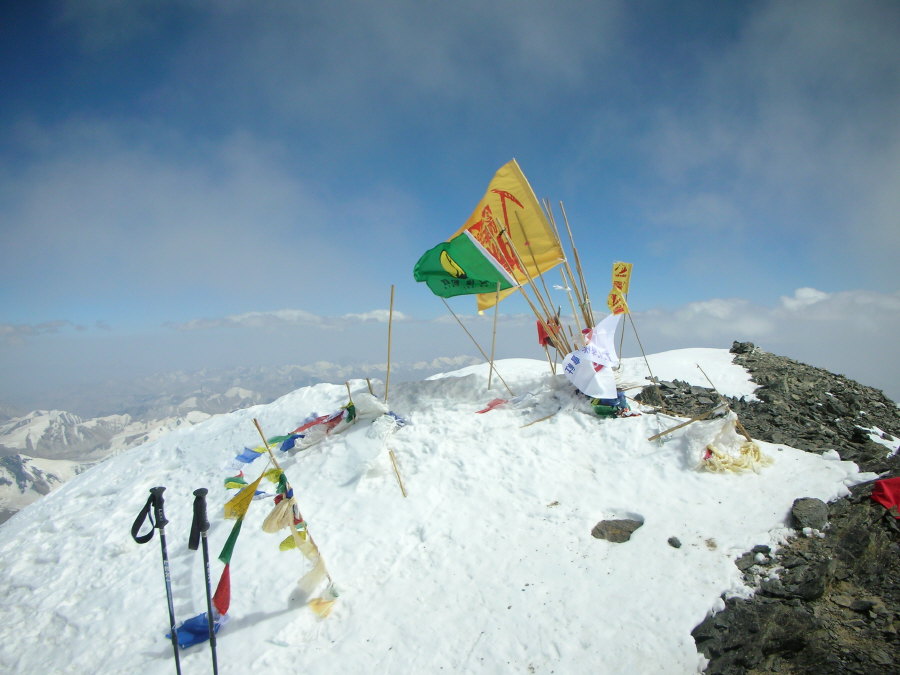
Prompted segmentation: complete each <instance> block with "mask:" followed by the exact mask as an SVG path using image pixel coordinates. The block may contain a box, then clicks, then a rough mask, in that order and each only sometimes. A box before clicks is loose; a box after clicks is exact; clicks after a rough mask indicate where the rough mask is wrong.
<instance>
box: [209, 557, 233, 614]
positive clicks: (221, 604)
mask: <svg viewBox="0 0 900 675" xmlns="http://www.w3.org/2000/svg"><path fill="white" fill-rule="evenodd" d="M230 568H231V565H225V569H224V570H222V576H221V577H220V578H219V585H218V586H216V592H215V594H214V595H213V599H212V601H213V607H215V608H216V611H217V612H218V613H219V615H220V616H222V615H224V614H227V613H228V608H229V607H230V606H231V572H230V571H229V570H230Z"/></svg>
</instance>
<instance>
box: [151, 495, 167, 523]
mask: <svg viewBox="0 0 900 675" xmlns="http://www.w3.org/2000/svg"><path fill="white" fill-rule="evenodd" d="M165 489H166V488H165V487H152V488H150V498H151V499H152V500H153V517H154V519H155V520H156V522H155V523H154V525H153V526H154V527H156V528H159V529H160V530H161V529H163V528H164V527H165V526H166V525H167V524H168V522H169V521H168V520H166V514H165V513H164V512H163V502H164V500H163V492H164V491H165Z"/></svg>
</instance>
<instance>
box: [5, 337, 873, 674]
mask: <svg viewBox="0 0 900 675" xmlns="http://www.w3.org/2000/svg"><path fill="white" fill-rule="evenodd" d="M650 362H651V366H652V368H653V371H654V375H655V376H657V377H658V378H661V379H675V378H678V379H683V380H685V381H688V382H695V383H697V384H704V385H705V384H706V383H705V381H704V380H703V375H702V374H701V373H700V372H699V370H698V369H697V367H696V366H697V365H698V364H699V365H702V367H703V369H704V371H705V372H706V373H707V374H708V375H709V376H710V377H711V378H712V379H713V380H714V381H715V382H716V384H717V385H719V386H720V387H721V388H722V389H728V390H729V393H730V392H741V394H749V393H752V391H753V388H754V386H753V384H752V383H750V382H749V378H748V377H747V376H746V372H745V371H744V370H743V369H742V368H739V367H737V366H734V365H733V364H732V363H731V358H730V356H729V355H728V354H727V352H724V351H723V350H710V351H706V352H702V353H701V352H699V351H697V350H687V351H684V352H668V353H666V354H664V355H655V356H654V357H652V358H651V359H650ZM496 365H497V370H498V372H499V373H500V374H501V375H502V376H503V379H504V380H505V381H506V382H507V384H508V385H509V387H510V388H511V389H512V391H513V394H514V395H508V394H509V392H507V391H506V390H505V389H504V386H503V385H502V384H501V383H500V382H498V381H497V379H496V378H494V379H493V380H492V388H491V389H488V388H487V380H488V369H487V366H484V365H482V366H473V367H469V368H464V369H462V370H458V371H454V372H448V373H444V374H443V375H442V376H440V377H435V378H433V379H429V380H423V381H419V382H407V383H399V384H397V385H395V386H392V387H391V391H390V398H389V403H388V404H387V405H385V404H384V402H383V401H382V400H380V399H377V398H375V397H372V396H370V395H369V394H368V392H367V391H366V385H365V383H364V382H363V383H360V382H355V383H351V395H352V397H353V399H354V402H355V405H356V406H358V407H359V409H360V412H362V411H365V412H366V414H365V415H363V414H360V415H359V416H358V418H357V420H356V421H355V423H354V424H348V425H347V426H346V428H344V429H343V431H342V433H338V434H331V435H324V436H323V437H322V440H321V441H320V442H319V443H317V444H315V445H310V446H307V447H305V449H303V450H300V451H288V452H285V453H281V451H280V450H278V449H277V448H273V452H275V453H276V454H277V456H278V461H279V464H280V465H281V467H282V468H283V470H284V472H285V474H286V476H287V478H288V480H289V481H290V483H291V486H292V488H293V490H294V495H295V497H296V499H297V503H298V506H299V508H300V511H301V512H302V515H303V518H304V522H305V524H306V527H307V528H308V532H309V534H310V535H311V536H312V537H314V539H315V542H316V544H317V546H318V549H319V551H320V552H321V555H322V558H323V560H324V562H325V563H326V565H327V568H328V571H329V573H330V574H331V576H332V577H333V579H334V583H335V585H336V590H337V591H338V595H339V597H338V598H337V600H336V602H335V605H334V608H333V611H332V613H331V615H330V616H329V617H328V618H327V619H324V620H323V619H320V618H319V617H318V616H317V615H316V614H315V612H313V611H311V609H310V608H309V607H307V606H306V604H305V603H304V602H303V601H302V598H299V597H298V596H297V592H296V584H297V581H298V579H299V578H301V577H302V576H303V575H305V574H306V573H307V572H308V571H309V570H310V563H309V561H308V560H307V559H306V558H305V557H304V556H303V555H301V554H300V553H299V552H298V551H297V550H286V551H281V550H279V541H280V540H281V539H282V536H283V535H280V534H279V535H273V534H269V533H267V532H264V531H263V530H262V523H263V521H264V520H265V519H266V517H267V515H268V514H269V513H270V512H271V511H272V509H273V503H272V501H271V500H270V499H261V500H258V501H253V502H251V503H250V506H249V508H248V511H247V513H246V515H245V517H244V521H243V525H242V529H241V531H240V536H239V538H238V539H237V541H236V545H235V548H234V551H233V555H232V557H231V565H230V578H231V589H232V599H231V607H230V610H229V617H230V621H229V623H227V624H226V625H225V626H224V627H223V628H222V630H221V631H220V632H219V634H218V637H217V649H218V659H219V663H220V664H228V667H229V668H233V669H235V670H247V669H253V668H259V667H262V668H265V669H267V670H282V669H289V668H295V667H296V664H297V662H298V658H301V656H302V663H303V668H304V671H305V672H308V673H313V674H316V673H322V674H325V673H328V674H330V673H334V672H378V673H409V672H422V673H425V672H427V673H433V672H441V671H443V672H448V673H450V672H455V673H463V672H510V671H511V670H523V671H525V670H528V669H533V670H534V671H535V672H550V671H551V670H553V671H556V672H559V673H581V672H592V673H593V672H596V673H625V672H654V673H678V674H682V673H688V672H698V671H699V670H700V669H701V667H702V665H703V658H702V657H701V656H700V655H699V654H698V653H697V650H696V648H695V646H694V643H693V640H692V639H691V636H690V632H691V630H692V628H693V627H694V626H696V625H697V624H698V623H699V622H700V621H701V620H702V619H703V618H704V616H705V615H706V614H707V613H708V612H710V611H711V610H712V609H713V608H714V607H716V606H717V604H718V603H720V602H721V596H722V594H723V593H725V594H737V595H741V594H747V593H748V592H749V589H747V588H746V587H745V586H744V583H743V580H742V575H741V572H740V570H739V569H738V568H737V567H736V566H735V564H734V558H735V557H736V556H737V555H739V554H740V553H742V552H743V551H746V550H749V549H750V548H752V547H753V546H754V545H757V544H772V545H773V546H774V545H776V544H777V542H778V541H779V540H780V539H779V538H780V537H783V535H784V533H785V518H786V514H787V513H788V511H789V509H790V505H791V503H792V502H793V500H794V499H795V498H796V497H798V496H811V497H818V498H820V499H823V500H830V499H833V498H836V497H838V496H841V495H843V494H846V492H847V487H846V486H847V485H849V484H853V483H854V482H859V481H860V480H862V479H863V478H864V477H865V476H863V475H861V474H859V472H858V470H857V468H856V467H855V465H853V464H852V463H850V462H842V461H840V460H834V459H823V458H822V457H819V456H817V455H813V454H808V453H804V452H801V451H798V450H794V449H792V448H788V447H784V446H773V445H770V444H767V443H762V442H759V446H760V448H761V451H762V452H763V453H764V454H765V455H766V456H767V457H769V458H771V460H772V463H771V465H770V466H765V467H763V468H761V469H760V470H759V471H758V472H753V471H750V472H747V473H742V474H735V473H731V474H715V473H711V472H705V471H698V470H697V466H698V464H699V462H700V458H701V456H702V452H703V450H704V448H700V447H695V444H694V443H692V442H691V438H696V437H698V434H691V435H689V434H682V433H679V432H675V433H672V434H670V435H668V436H667V437H666V442H662V441H660V442H651V441H648V440H647V439H648V438H650V437H651V436H653V435H654V434H657V433H658V432H659V431H660V428H661V427H666V426H669V425H674V422H672V421H671V420H670V419H669V420H667V419H666V418H664V417H657V416H656V415H653V414H650V413H649V411H648V412H645V414H643V415H641V416H637V417H629V418H622V419H602V418H600V417H598V416H596V415H595V414H594V413H593V411H592V409H591V405H590V402H589V401H588V400H587V399H586V398H585V397H584V396H582V395H580V394H578V393H577V392H576V391H575V390H574V389H573V388H572V387H571V385H569V384H568V383H567V381H566V380H565V378H563V377H561V376H559V375H552V374H551V373H550V372H549V367H548V364H547V363H546V362H543V361H537V360H528V359H515V360H509V361H500V362H498V363H497V364H496ZM623 369H624V370H625V371H626V372H627V374H628V379H629V380H635V381H644V382H646V379H645V378H646V376H647V375H648V373H647V371H646V367H645V366H644V365H643V360H640V361H638V360H628V359H626V360H624V362H623ZM495 399H501V401H503V402H501V403H500V404H498V405H496V406H495V407H494V408H492V409H490V410H488V411H486V412H483V413H482V414H477V413H478V412H479V411H482V410H483V409H484V408H485V406H486V404H487V403H488V402H490V401H492V400H495ZM347 404H348V392H347V388H346V387H345V386H344V385H343V384H319V385H314V386H310V387H304V388H301V389H298V390H296V391H293V392H291V393H289V394H287V395H285V396H283V397H281V398H279V399H278V400H276V401H274V402H273V403H271V404H268V405H260V406H255V407H253V408H251V409H245V410H238V411H235V412H233V413H229V414H224V415H217V416H214V417H211V418H209V419H207V420H206V421H204V422H202V423H200V424H198V425H196V426H193V427H189V428H182V429H178V430H176V431H173V432H171V433H168V434H166V435H164V436H162V437H160V438H158V439H156V440H153V441H151V442H148V443H146V444H144V445H142V446H140V447H136V448H133V449H131V450H128V451H126V452H123V453H121V454H118V455H116V456H113V457H111V458H110V459H109V460H107V461H105V462H103V463H101V464H99V465H97V466H95V467H94V468H92V469H91V470H90V471H88V472H86V473H84V474H82V475H80V476H77V477H76V478H74V479H73V480H71V481H70V482H68V483H66V484H65V485H63V486H62V487H61V488H59V489H58V490H56V491H55V492H52V493H51V494H49V495H48V496H46V497H45V498H43V499H41V500H40V501H38V502H36V503H35V504H33V505H32V506H30V507H28V508H27V509H25V510H24V511H22V512H21V513H19V514H18V515H17V516H16V517H14V518H13V519H11V520H10V521H9V522H7V523H6V524H5V525H4V526H3V527H2V528H0V581H2V582H3V584H4V588H6V589H7V595H6V602H5V603H4V604H3V609H2V610H0V611H2V612H3V616H2V621H0V637H2V638H3V639H0V663H3V664H4V665H5V666H6V667H7V668H8V669H9V670H10V671H11V672H95V673H122V672H140V673H146V674H149V675H157V674H159V675H162V674H164V673H166V674H168V673H170V672H171V670H172V665H173V664H172V650H171V645H170V644H169V642H168V641H167V640H166V638H165V632H166V630H167V627H168V626H167V622H168V618H167V609H166V594H165V589H164V587H163V583H162V578H161V577H162V575H161V574H160V570H159V567H160V564H161V563H160V555H159V543H158V538H157V539H154V541H153V542H152V543H151V544H150V545H147V546H139V545H137V544H136V543H134V541H132V540H131V538H130V536H129V529H130V526H131V523H132V522H133V520H134V518H135V516H136V515H137V514H138V512H139V510H140V509H141V507H142V505H143V504H144V502H145V500H146V499H147V496H148V490H149V488H151V487H154V486H165V487H166V492H165V508H166V511H165V515H166V517H167V519H168V521H169V523H168V525H167V526H166V537H167V541H168V547H169V569H170V571H171V575H172V579H173V595H174V609H175V613H176V617H177V618H178V619H180V620H183V619H187V618H189V617H192V616H195V615H196V614H198V613H199V612H202V611H204V610H205V607H206V605H205V585H204V576H203V571H202V564H201V560H200V557H199V555H197V554H195V553H194V552H193V551H190V550H189V549H188V548H187V545H186V544H187V540H188V534H189V530H190V525H191V520H192V500H193V497H192V494H193V491H194V490H195V489H196V488H198V487H207V488H209V495H208V505H209V520H210V529H209V532H208V537H209V547H210V553H211V556H212V558H213V563H212V577H213V578H212V581H213V583H214V584H215V582H216V580H217V579H218V578H219V576H220V575H221V574H222V573H223V565H222V563H220V562H219V561H217V560H215V557H216V555H217V554H218V552H219V551H220V550H221V549H222V547H223V545H224V544H225V541H226V539H227V538H228V536H229V533H231V532H232V528H233V526H234V521H230V520H225V519H224V518H223V506H224V504H225V503H226V502H227V501H228V500H229V499H231V497H233V495H234V492H233V491H232V492H230V491H229V490H227V489H226V488H225V487H224V479H225V478H227V477H229V476H231V475H233V474H234V471H233V470H230V469H225V468H223V467H227V466H229V464H230V463H231V462H232V461H234V458H235V456H236V454H238V453H242V452H243V451H244V449H245V448H254V447H255V446H258V445H259V444H260V438H259V435H258V433H257V430H256V429H255V427H254V423H253V422H254V420H258V421H259V423H260V424H261V426H262V428H263V430H264V431H265V433H266V435H267V437H272V436H275V435H281V434H287V433H289V432H291V431H293V430H295V429H297V428H298V427H299V426H301V425H302V424H303V423H304V421H305V420H308V419H309V417H310V415H312V414H315V415H318V416H329V415H333V414H334V413H336V412H339V411H341V410H342V407H343V406H346V405H347ZM385 410H387V411H389V412H392V413H394V415H396V416H398V417H399V418H401V419H402V420H403V422H404V423H403V424H400V423H398V422H397V421H396V419H395V418H391V419H387V418H388V417H389V415H386V414H384V411H385ZM372 415H374V416H375V417H374V419H372V417H371V416H372ZM345 419H346V418H345ZM383 421H386V422H387V423H383ZM698 424H705V425H708V431H709V433H704V434H700V435H702V436H703V437H704V438H706V437H709V438H718V437H719V436H717V434H716V433H715V431H716V429H715V425H717V424H722V421H720V420H709V421H705V422H701V423H698ZM704 442H705V441H704ZM266 461H267V457H266V456H265V454H263V455H261V456H260V457H259V458H258V459H255V460H254V461H253V462H252V463H248V464H246V465H245V466H244V470H243V472H244V476H245V477H246V480H247V481H248V482H250V481H252V480H254V479H255V478H256V477H257V476H258V475H260V474H261V473H262V472H263V471H265V470H266V468H267V467H266ZM398 479H402V481H403V483H404V486H405V489H406V491H407V495H408V496H406V497H404V496H403V494H402V493H401V491H400V489H399V485H398ZM261 486H262V487H261V489H262V488H263V487H264V488H265V489H266V490H268V491H272V490H273V485H272V484H270V483H267V482H266V481H265V480H264V481H263V482H262V483H261ZM266 486H268V487H266ZM621 514H630V515H633V516H635V518H636V520H639V521H640V523H642V524H641V526H640V528H639V529H637V530H636V531H635V532H634V533H633V534H632V535H631V539H630V540H629V541H627V542H625V543H613V542H611V541H606V540H601V539H597V538H595V537H594V536H592V531H594V528H595V526H596V525H597V523H598V521H601V520H603V519H608V518H618V517H620V516H621ZM673 537H677V539H678V540H679V542H680V547H679V548H674V547H673V546H672V545H670V544H669V543H668V541H669V540H670V539H672V538H673ZM86 580H87V582H86ZM90 580H95V581H96V580H102V583H101V582H98V583H93V582H91V581H90ZM29 643H40V644H41V646H42V647H41V649H40V650H31V649H22V645H24V644H29ZM76 644H77V649H76V648H74V646H75V645H76ZM298 655H301V656H298ZM208 661H209V652H208V646H207V645H203V646H198V647H193V648H190V649H187V650H185V651H184V652H182V655H181V662H182V665H183V668H184V671H185V672H189V671H190V672H194V671H202V670H203V669H204V668H208V667H209V666H208Z"/></svg>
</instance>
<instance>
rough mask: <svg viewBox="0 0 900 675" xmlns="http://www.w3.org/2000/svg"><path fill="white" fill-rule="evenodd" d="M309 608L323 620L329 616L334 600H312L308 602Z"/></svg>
mask: <svg viewBox="0 0 900 675" xmlns="http://www.w3.org/2000/svg"><path fill="white" fill-rule="evenodd" d="M309 608H310V609H311V610H312V611H314V612H315V613H316V614H318V615H319V617H321V618H323V619H325V618H327V617H328V615H329V614H331V610H332V609H333V608H334V600H323V599H322V598H313V599H312V600H310V601H309Z"/></svg>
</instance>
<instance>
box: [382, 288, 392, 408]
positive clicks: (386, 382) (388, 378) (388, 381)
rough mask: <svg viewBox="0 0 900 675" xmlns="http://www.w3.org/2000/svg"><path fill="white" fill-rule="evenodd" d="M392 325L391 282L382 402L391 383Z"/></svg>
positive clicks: (385, 400) (386, 396) (386, 398)
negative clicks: (385, 372)
mask: <svg viewBox="0 0 900 675" xmlns="http://www.w3.org/2000/svg"><path fill="white" fill-rule="evenodd" d="M393 325H394V284H391V307H390V309H389V310H388V353H387V375H386V376H385V379H384V402H385V403H387V400H388V388H389V387H390V384H391V329H392V328H393Z"/></svg>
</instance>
